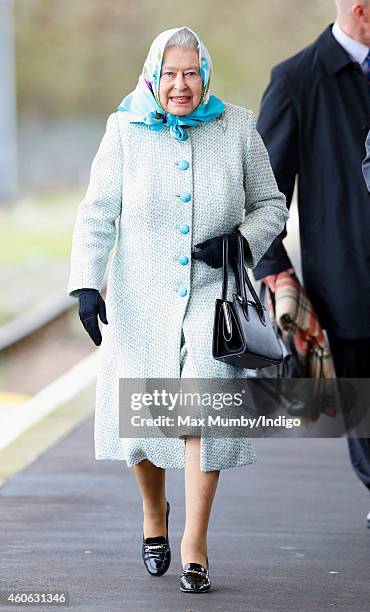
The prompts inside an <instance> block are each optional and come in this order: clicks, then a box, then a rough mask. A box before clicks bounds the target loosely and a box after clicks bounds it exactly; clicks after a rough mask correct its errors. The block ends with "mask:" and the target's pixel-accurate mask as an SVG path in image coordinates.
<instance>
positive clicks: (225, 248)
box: [222, 234, 229, 302]
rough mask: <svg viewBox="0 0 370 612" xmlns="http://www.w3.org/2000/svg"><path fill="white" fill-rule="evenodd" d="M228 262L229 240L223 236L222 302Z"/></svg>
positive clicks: (224, 294)
mask: <svg viewBox="0 0 370 612" xmlns="http://www.w3.org/2000/svg"><path fill="white" fill-rule="evenodd" d="M228 261H229V239H228V236H227V234H224V237H223V241H222V300H223V301H224V302H226V300H227V285H228V279H227V265H228Z"/></svg>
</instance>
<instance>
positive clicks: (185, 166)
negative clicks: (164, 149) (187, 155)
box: [176, 159, 189, 170]
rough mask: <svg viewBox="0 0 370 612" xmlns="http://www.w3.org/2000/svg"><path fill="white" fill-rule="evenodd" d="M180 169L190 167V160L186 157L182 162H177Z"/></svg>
mask: <svg viewBox="0 0 370 612" xmlns="http://www.w3.org/2000/svg"><path fill="white" fill-rule="evenodd" d="M176 164H177V166H178V168H179V170H187V169H188V168H189V162H188V161H186V160H185V159H184V160H183V161H181V162H176Z"/></svg>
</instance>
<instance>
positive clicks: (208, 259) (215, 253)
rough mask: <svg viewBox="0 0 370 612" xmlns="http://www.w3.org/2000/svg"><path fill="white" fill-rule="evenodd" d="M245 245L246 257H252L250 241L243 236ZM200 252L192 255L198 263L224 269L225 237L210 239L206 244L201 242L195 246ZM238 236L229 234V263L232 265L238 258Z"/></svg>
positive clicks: (233, 233)
mask: <svg viewBox="0 0 370 612" xmlns="http://www.w3.org/2000/svg"><path fill="white" fill-rule="evenodd" d="M243 245H244V256H245V257H251V252H250V248H249V244H248V241H247V240H246V239H245V238H244V236H243ZM195 246H196V247H197V249H201V250H200V251H196V252H195V253H192V255H193V258H194V259H197V260H198V261H204V262H205V263H206V264H207V265H208V266H211V268H221V267H222V259H223V258H222V250H223V236H215V238H209V239H208V240H205V241H204V242H200V243H199V244H196V245H195ZM237 248H238V243H237V234H236V232H231V233H230V234H229V262H230V263H232V262H233V260H235V259H236V257H237Z"/></svg>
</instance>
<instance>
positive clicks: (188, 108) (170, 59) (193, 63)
mask: <svg viewBox="0 0 370 612" xmlns="http://www.w3.org/2000/svg"><path fill="white" fill-rule="evenodd" d="M202 88H203V83H202V77H201V75H200V72H199V56H198V53H197V51H194V50H193V49H182V48H180V47H169V48H168V49H166V50H165V52H164V56H163V62H162V72H161V80H160V85H159V100H160V103H161V106H162V108H163V109H164V110H165V111H166V113H171V114H172V115H179V116H182V115H188V114H189V113H191V112H192V111H194V110H195V109H196V108H197V106H198V105H199V103H200V100H201V97H202Z"/></svg>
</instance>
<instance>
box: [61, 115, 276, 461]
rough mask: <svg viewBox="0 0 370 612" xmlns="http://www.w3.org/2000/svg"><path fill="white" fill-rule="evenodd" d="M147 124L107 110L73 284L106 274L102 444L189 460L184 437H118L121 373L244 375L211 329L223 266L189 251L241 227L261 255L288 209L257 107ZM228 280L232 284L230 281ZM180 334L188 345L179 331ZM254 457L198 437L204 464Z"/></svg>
mask: <svg viewBox="0 0 370 612" xmlns="http://www.w3.org/2000/svg"><path fill="white" fill-rule="evenodd" d="M187 131H188V134H189V137H188V139H187V140H184V141H178V140H175V139H174V138H173V136H172V135H171V133H170V131H169V129H168V128H165V129H162V130H161V131H158V132H156V131H152V130H150V129H149V128H148V127H147V126H145V125H142V124H132V123H129V121H128V117H127V113H121V112H116V113H113V114H111V115H110V117H109V118H108V122H107V129H106V132H105V135H104V137H103V139H102V142H101V144H100V147H99V150H98V152H97V154H96V156H95V159H94V161H93V163H92V168H91V176H90V182H89V186H88V189H87V192H86V195H85V197H84V199H83V201H82V202H81V204H80V206H79V209H78V213H77V219H76V224H75V229H74V234H73V244H72V254H71V271H70V278H69V285H68V292H69V294H70V295H72V296H75V295H76V294H75V291H76V290H77V289H80V288H83V287H90V288H94V289H97V290H98V291H100V290H101V289H102V286H103V281H104V274H105V270H106V267H107V263H108V256H109V252H110V251H111V249H112V247H113V245H114V243H115V248H114V251H113V255H112V259H111V263H110V269H109V274H108V282H107V293H106V308H107V319H108V325H104V326H103V327H102V337H103V340H102V345H101V347H100V348H99V352H100V354H99V370H98V379H97V388H96V412H95V456H96V458H97V459H125V460H126V462H127V464H128V465H129V466H132V465H133V464H135V463H138V462H139V461H141V460H142V459H145V458H147V459H149V460H150V461H152V463H154V464H155V465H157V466H159V467H162V468H170V467H174V468H175V467H176V468H181V467H183V466H184V450H185V441H184V440H183V439H182V438H169V437H168V438H166V437H163V438H161V439H159V438H150V439H149V438H136V439H134V438H120V437H119V410H118V395H119V378H120V377H122V378H180V377H186V378H209V377H211V378H240V377H242V378H243V377H246V376H247V370H241V369H237V368H234V367H233V366H230V365H228V364H223V363H221V362H219V361H215V360H214V359H213V357H212V329H213V316H214V308H215V301H216V298H219V297H220V295H221V278H222V270H221V269H213V268H211V267H209V266H207V265H206V264H205V263H204V262H201V261H196V260H194V259H192V256H191V254H192V252H193V251H194V250H195V246H194V245H195V244H197V243H199V242H203V241H204V240H206V239H208V238H211V237H214V236H218V235H220V234H223V233H226V232H231V231H232V230H233V229H235V228H239V229H240V231H241V233H242V234H243V236H244V237H245V238H246V239H247V241H248V243H249V246H250V251H251V259H250V260H249V261H248V265H249V266H250V267H252V268H253V267H254V266H255V265H256V264H257V262H258V261H259V259H260V258H261V257H262V255H263V254H264V253H265V251H266V250H267V248H268V247H269V246H270V244H271V242H272V241H273V239H274V238H275V237H276V236H277V235H278V234H279V233H280V232H281V231H282V229H283V227H284V225H285V222H286V220H287V217H288V211H287V208H286V205H285V198H284V196H283V195H282V194H281V193H280V192H279V190H278V188H277V184H276V181H275V178H274V175H273V172H272V170H271V166H270V162H269V157H268V154H267V152H266V149H265V146H264V144H263V143H262V140H261V138H260V136H259V134H258V132H257V130H256V121H255V117H254V114H253V113H252V112H251V111H248V110H246V109H244V108H241V107H238V106H234V105H231V104H226V105H225V111H224V113H223V114H222V115H221V116H220V117H219V118H217V119H215V120H213V121H209V122H206V123H202V124H201V125H197V126H194V127H191V128H187ZM234 287H235V285H234V283H232V284H231V287H230V291H232V290H233V289H234ZM182 334H183V337H184V339H185V345H183V346H182V345H181V337H182ZM254 461H255V453H254V448H253V443H252V441H251V440H250V439H248V438H237V439H235V438H226V439H221V438H217V439H216V438H206V437H204V438H202V439H201V469H202V471H209V470H218V469H224V468H229V467H234V466H237V465H243V464H248V463H252V462H254Z"/></svg>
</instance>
